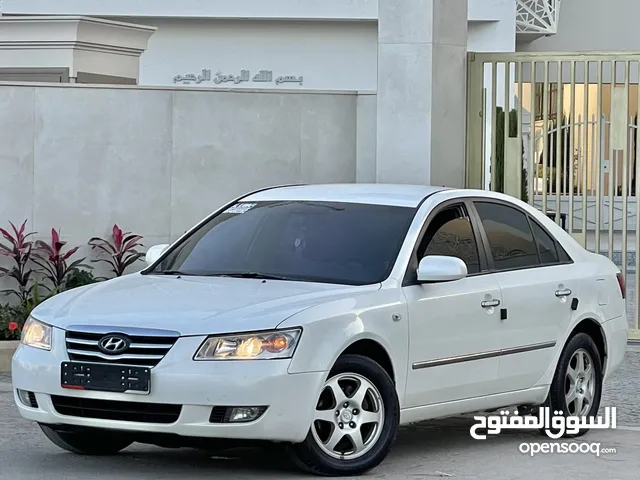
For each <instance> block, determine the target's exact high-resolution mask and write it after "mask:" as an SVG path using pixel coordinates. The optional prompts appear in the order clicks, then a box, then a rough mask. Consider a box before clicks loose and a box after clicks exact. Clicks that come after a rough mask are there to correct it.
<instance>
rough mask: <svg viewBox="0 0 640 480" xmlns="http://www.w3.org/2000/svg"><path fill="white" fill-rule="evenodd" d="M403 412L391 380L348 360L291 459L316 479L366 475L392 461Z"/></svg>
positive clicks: (328, 385) (336, 371) (359, 360)
mask: <svg viewBox="0 0 640 480" xmlns="http://www.w3.org/2000/svg"><path fill="white" fill-rule="evenodd" d="M399 412H400V408H399V404H398V397H397V394H396V389H395V385H394V383H393V381H392V380H391V378H390V377H389V374H388V373H387V372H386V371H385V370H384V369H383V368H382V367H381V366H380V365H378V364H377V363H376V362H374V361H373V360H371V359H369V358H367V357H363V356H360V355H344V356H342V357H340V358H339V359H338V361H337V362H336V364H335V366H334V367H333V369H332V370H331V372H330V373H329V376H328V379H327V381H326V382H325V384H324V388H323V390H322V393H321V394H320V398H319V399H318V403H317V405H316V408H315V416H314V421H313V423H312V425H311V428H310V430H309V434H308V435H307V438H306V439H305V441H304V442H302V443H300V444H297V445H293V446H292V453H293V459H294V461H295V462H296V464H297V465H298V466H299V467H301V468H303V469H304V470H307V471H309V472H311V473H314V474H317V475H327V476H346V475H360V474H362V473H365V472H367V471H369V470H371V469H373V468H375V467H376V466H378V465H379V464H380V463H381V462H382V461H383V460H384V459H385V457H386V456H387V455H388V453H389V450H390V449H391V445H392V443H393V441H394V439H395V435H396V431H397V428H398V422H399V418H400V414H399Z"/></svg>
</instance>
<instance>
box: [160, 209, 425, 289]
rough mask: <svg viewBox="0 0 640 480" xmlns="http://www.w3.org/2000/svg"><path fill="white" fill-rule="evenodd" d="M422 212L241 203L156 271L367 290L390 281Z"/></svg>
mask: <svg viewBox="0 0 640 480" xmlns="http://www.w3.org/2000/svg"><path fill="white" fill-rule="evenodd" d="M414 214H415V209H413V208H403V207H389V206H383V205H363V204H355V203H328V202H304V201H282V202H259V203H240V204H237V205H235V206H234V207H231V208H230V209H228V210H227V211H225V212H224V213H221V214H219V215H217V216H215V217H214V218H212V219H211V220H210V221H209V222H207V223H206V224H205V225H203V226H202V227H201V228H200V229H198V230H197V231H196V232H195V233H194V234H193V235H191V236H190V237H189V238H187V239H186V240H185V241H184V242H183V243H182V244H181V245H180V246H179V247H177V248H176V249H175V250H173V251H172V252H171V253H170V254H169V255H168V256H167V258H165V259H164V260H163V261H162V262H161V264H160V265H158V266H157V267H156V268H155V269H154V271H153V272H150V273H160V271H167V270H171V271H179V272H181V273H184V274H186V275H210V276H215V275H237V274H244V273H247V272H250V273H254V274H255V273H257V274H261V275H272V276H278V277H283V278H285V279H291V280H298V281H316V282H329V283H342V284H351V285H365V284H371V283H378V282H381V281H383V280H384V279H385V278H386V277H387V276H388V275H389V273H390V272H391V269H392V267H393V264H394V263H395V261H396V256H397V254H398V252H399V250H400V247H401V246H402V243H403V242H404V239H405V235H406V233H407V230H408V228H409V225H410V224H411V221H412V220H413V216H414Z"/></svg>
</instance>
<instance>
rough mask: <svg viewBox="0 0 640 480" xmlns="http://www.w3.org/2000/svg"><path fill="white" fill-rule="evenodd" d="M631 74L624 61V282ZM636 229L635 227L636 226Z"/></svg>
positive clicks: (628, 64)
mask: <svg viewBox="0 0 640 480" xmlns="http://www.w3.org/2000/svg"><path fill="white" fill-rule="evenodd" d="M630 76H631V62H628V61H626V62H624V88H625V98H626V99H627V101H626V102H625V108H624V119H625V122H624V123H625V125H624V126H625V133H626V135H625V141H624V150H623V151H622V276H623V277H624V280H625V282H626V281H627V263H628V262H627V242H628V235H629V231H628V227H629V210H628V207H629V205H628V198H627V195H628V194H629V192H628V190H627V186H628V184H627V182H628V178H627V177H628V176H629V171H628V170H629V166H628V163H629V159H628V153H629V152H628V146H629V142H628V139H629V120H628V119H629V80H630V79H629V77H630ZM617 183H618V182H616V184H617ZM636 229H637V227H636Z"/></svg>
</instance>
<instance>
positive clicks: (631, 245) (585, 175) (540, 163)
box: [467, 52, 640, 338]
mask: <svg viewBox="0 0 640 480" xmlns="http://www.w3.org/2000/svg"><path fill="white" fill-rule="evenodd" d="M639 79H640V52H638V53H629V52H627V53H605V52H603V53H589V54H580V53H568V54H554V53H551V54H550V53H470V54H469V62H468V113H467V185H468V186H469V187H472V188H486V189H492V190H497V191H501V192H504V193H507V194H510V195H514V196H517V197H519V198H522V199H523V200H525V201H528V202H529V203H531V204H532V205H535V206H536V207H537V208H539V209H540V210H541V211H543V212H545V213H546V214H547V215H549V216H551V217H552V218H554V219H555V220H556V222H558V223H559V224H562V225H563V226H564V227H565V228H566V230H568V231H569V232H570V233H571V234H572V235H573V236H574V237H575V238H576V239H577V240H578V241H580V242H581V243H582V245H584V246H585V248H587V249H589V250H591V251H594V252H596V253H600V254H603V255H606V256H608V257H609V258H610V259H611V260H613V261H614V262H615V263H616V264H618V265H619V266H620V269H621V270H622V272H623V275H624V276H625V280H626V282H627V285H628V295H627V311H628V314H629V318H630V319H631V320H632V321H633V324H632V325H631V328H632V332H631V336H632V337H634V338H640V329H639V322H638V310H637V305H638V304H639V299H640V298H639V297H640V291H639V290H638V289H637V288H636V286H637V285H638V283H639V281H640V270H638V269H637V268H636V252H639V251H640V236H638V235H636V229H637V222H636V215H637V212H638V211H640V196H639V195H637V194H636V192H637V191H638V188H637V186H638V184H639V182H640V180H639V179H640V163H639V162H637V159H638V158H640V142H639V141H638V113H639V112H640V95H639V88H638V85H639Z"/></svg>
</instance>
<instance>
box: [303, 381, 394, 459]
mask: <svg viewBox="0 0 640 480" xmlns="http://www.w3.org/2000/svg"><path fill="white" fill-rule="evenodd" d="M384 419H385V411H384V404H383V402H382V397H381V395H380V392H379V391H378V389H377V388H376V386H375V385H374V384H373V383H372V382H370V381H369V380H367V379H366V378H365V377H363V376H362V375H358V374H355V373H343V374H339V375H336V376H334V377H332V378H330V379H328V380H327V381H326V382H325V384H324V388H323V390H322V393H321V394H320V399H319V401H318V404H317V406H316V410H315V416H314V421H313V426H312V428H311V432H312V435H313V438H314V440H315V441H316V443H317V445H318V446H319V447H320V449H321V450H322V451H323V452H324V453H326V454H327V455H329V456H331V457H333V458H336V459H340V460H351V459H355V458H359V457H361V456H363V455H365V454H366V453H367V452H368V451H369V450H371V448H373V446H374V445H375V444H376V442H377V441H378V439H379V438H380V435H381V433H382V426H383V424H384Z"/></svg>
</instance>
